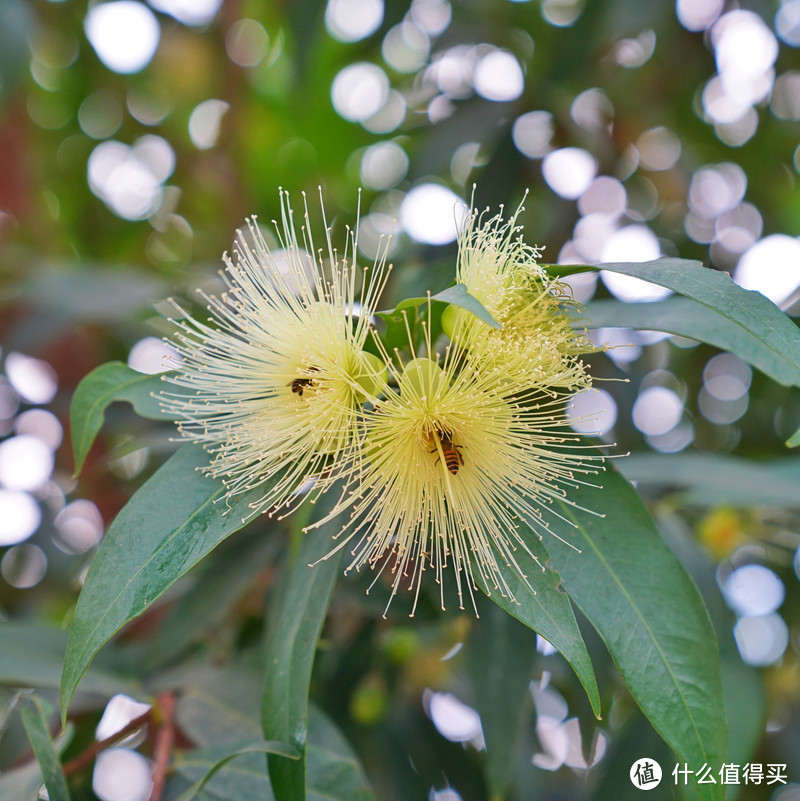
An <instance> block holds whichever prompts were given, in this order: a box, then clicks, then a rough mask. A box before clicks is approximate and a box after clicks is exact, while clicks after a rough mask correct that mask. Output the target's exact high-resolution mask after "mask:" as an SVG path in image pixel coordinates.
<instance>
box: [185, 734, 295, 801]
mask: <svg viewBox="0 0 800 801" xmlns="http://www.w3.org/2000/svg"><path fill="white" fill-rule="evenodd" d="M234 747H235V746H233V745H226V746H222V747H220V746H210V747H207V748H199V749H197V750H195V751H189V752H186V753H182V754H178V755H177V756H176V758H175V761H174V767H175V770H176V771H177V772H178V773H179V774H180V775H181V776H183V777H184V778H186V779H188V780H189V781H191V782H192V783H193V784H192V786H191V787H190V788H189V790H187V791H186V792H184V793H182V794H181V795H180V796H179V797H178V799H177V800H176V801H186V799H188V798H195V797H196V796H197V795H199V794H203V795H208V796H211V797H212V798H215V799H222V801H241V799H248V801H249V799H253V800H254V801H274V799H275V796H274V795H273V794H272V789H271V788H270V785H269V779H268V778H267V772H266V770H265V768H264V757H263V756H262V755H261V754H260V753H257V752H256V753H248V752H247V751H246V750H245V751H241V752H239V751H237V752H235V753H234V754H233V755H231V749H232V748H234ZM287 753H288V752H287ZM215 769H216V770H215ZM212 771H213V773H212ZM209 774H210V775H209Z"/></svg>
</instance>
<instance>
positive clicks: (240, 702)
mask: <svg viewBox="0 0 800 801" xmlns="http://www.w3.org/2000/svg"><path fill="white" fill-rule="evenodd" d="M182 678H184V679H185V683H183V684H182V685H181V695H180V698H179V700H178V708H177V721H178V724H179V726H180V728H181V731H183V732H184V733H185V734H186V735H187V736H188V737H190V738H191V739H192V740H193V741H194V742H196V743H198V745H200V746H201V748H200V749H198V750H195V751H191V752H188V753H184V754H181V755H179V756H178V758H177V760H176V770H177V771H178V772H179V773H181V775H183V776H184V777H186V778H187V779H189V780H190V781H192V782H196V781H199V780H200V779H202V777H203V776H204V775H205V773H206V772H207V771H208V770H210V768H211V767H213V765H214V763H215V761H216V760H218V759H222V758H223V757H225V756H226V755H227V754H230V753H231V752H232V751H233V750H235V747H236V746H237V743H243V742H247V741H248V740H256V739H257V738H259V736H260V730H261V726H260V724H259V721H258V713H259V710H258V707H257V705H256V704H253V698H254V697H257V694H258V692H259V690H260V687H261V677H260V676H259V675H258V674H257V673H255V672H254V671H251V670H249V669H246V668H241V667H238V668H225V669H215V668H211V667H203V668H200V669H199V670H197V669H195V670H194V671H190V672H189V673H188V674H187V673H184V674H183V676H182ZM306 755H307V775H308V798H309V800H310V801H317V799H319V800H320V801H322V800H324V801H334V800H335V801H369V799H371V798H372V795H371V793H370V791H369V787H368V784H367V781H366V779H365V777H364V772H363V770H362V768H361V766H360V764H359V763H358V760H357V758H356V756H355V755H354V753H353V751H352V749H351V748H350V745H349V744H348V743H347V741H346V740H345V739H344V737H343V736H342V734H341V732H340V731H339V730H338V728H337V727H336V726H335V725H334V723H333V722H332V721H331V720H329V719H328V718H327V717H326V716H325V715H324V714H323V713H322V712H321V711H320V710H319V709H317V708H315V707H314V706H313V705H312V706H311V707H310V709H309V718H308V746H307V749H306ZM207 790H208V791H209V792H211V793H213V795H214V796H215V797H217V798H222V799H230V800H231V801H240V799H243V798H262V799H272V798H273V795H272V789H271V786H270V783H269V779H268V778H267V770H266V766H265V764H264V758H263V757H262V756H261V755H260V754H258V753H255V754H243V755H242V756H240V757H238V758H237V759H236V760H234V761H232V762H230V763H228V764H227V765H225V766H224V767H223V768H222V769H221V770H220V771H219V772H218V773H217V774H216V775H215V776H214V777H213V778H212V779H211V780H210V781H209V783H208V785H207Z"/></svg>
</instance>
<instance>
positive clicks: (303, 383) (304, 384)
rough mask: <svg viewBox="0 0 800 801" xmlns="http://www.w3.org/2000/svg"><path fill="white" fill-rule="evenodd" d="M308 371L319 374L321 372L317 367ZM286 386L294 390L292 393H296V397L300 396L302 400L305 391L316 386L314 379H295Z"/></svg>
mask: <svg viewBox="0 0 800 801" xmlns="http://www.w3.org/2000/svg"><path fill="white" fill-rule="evenodd" d="M308 371H309V372H310V373H318V372H319V370H318V369H317V368H316V367H309V368H308ZM286 386H287V387H291V388H292V392H294V393H295V395H299V396H300V397H301V398H302V397H303V390H304V389H308V388H309V387H313V386H314V379H313V378H295V379H294V380H293V381H289V383H288V384H287V385H286Z"/></svg>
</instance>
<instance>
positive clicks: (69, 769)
mask: <svg viewBox="0 0 800 801" xmlns="http://www.w3.org/2000/svg"><path fill="white" fill-rule="evenodd" d="M152 715H153V710H152V709H148V710H147V712H144V713H142V714H141V715H139V717H138V718H134V719H133V720H132V721H131V722H130V723H128V724H127V725H126V726H123V727H122V728H121V729H120V730H119V731H118V732H115V733H114V734H112V735H111V736H110V737H106V738H105V740H100V741H98V742H95V743H92V744H91V745H90V746H89V747H88V748H86V749H85V750H84V751H82V752H81V753H80V754H78V756H76V757H75V758H74V759H70V761H69V762H65V763H64V765H63V766H62V770H63V771H64V774H65V775H66V776H69V775H70V774H72V773H78V771H81V770H83V769H84V768H85V767H87V766H89V765H90V764H91V763H92V760H93V759H94V758H95V757H96V756H97V755H98V754H99V753H100V752H101V751H105V750H106V748H110V747H111V746H112V745H114V743H116V742H118V741H119V740H120V739H122V738H123V737H124V736H125V735H126V734H130V733H131V732H134V731H136V730H137V729H140V728H141V727H142V726H144V725H145V724H146V723H148V722H149V721H150V718H151V717H152Z"/></svg>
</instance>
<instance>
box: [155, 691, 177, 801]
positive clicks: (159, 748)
mask: <svg viewBox="0 0 800 801" xmlns="http://www.w3.org/2000/svg"><path fill="white" fill-rule="evenodd" d="M157 704H158V709H159V712H160V713H161V718H162V723H161V726H160V727H159V729H158V734H156V745H155V753H154V756H155V761H156V764H155V768H154V769H153V792H152V793H151V794H150V801H161V796H162V795H163V793H164V785H165V783H166V781H167V768H168V767H169V758H170V755H171V753H172V744H173V742H174V741H175V722H174V714H175V696H174V695H173V694H172V693H161V694H160V695H159V696H158V699H157Z"/></svg>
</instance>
